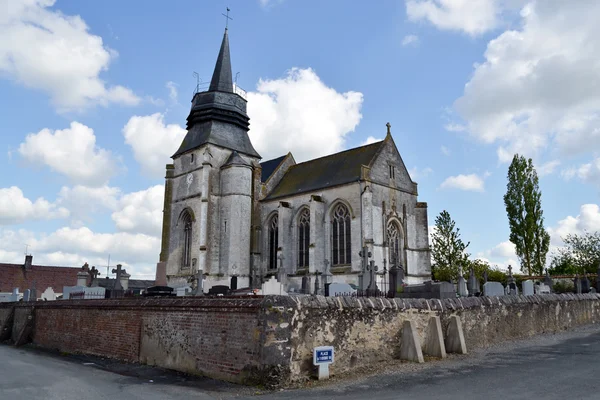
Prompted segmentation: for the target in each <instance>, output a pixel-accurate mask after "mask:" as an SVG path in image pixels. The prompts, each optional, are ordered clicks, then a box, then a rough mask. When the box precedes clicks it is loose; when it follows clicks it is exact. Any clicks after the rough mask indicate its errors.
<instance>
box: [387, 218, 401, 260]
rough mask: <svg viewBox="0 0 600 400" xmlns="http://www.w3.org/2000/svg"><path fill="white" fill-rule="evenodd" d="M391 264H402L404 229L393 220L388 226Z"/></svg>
mask: <svg viewBox="0 0 600 400" xmlns="http://www.w3.org/2000/svg"><path fill="white" fill-rule="evenodd" d="M387 241H388V246H389V252H390V265H396V266H398V267H399V266H402V267H404V266H403V265H402V243H403V239H402V230H401V228H400V226H399V225H398V223H397V222H395V221H391V222H390V223H389V224H388V228H387Z"/></svg>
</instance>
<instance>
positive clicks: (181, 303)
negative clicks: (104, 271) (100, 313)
mask: <svg viewBox="0 0 600 400" xmlns="http://www.w3.org/2000/svg"><path fill="white" fill-rule="evenodd" d="M264 301H265V299H264V297H263V296H252V297H250V296H249V297H235V298H218V297H217V298H209V297H183V298H144V297H141V298H126V299H100V300H94V299H89V300H55V301H36V302H14V303H0V309H2V308H10V307H18V308H20V307H33V306H35V308H37V309H56V308H59V309H60V308H62V309H85V308H90V309H119V310H148V311H168V310H173V309H177V310H178V311H183V310H194V309H195V310H203V311H209V312H220V311H222V312H226V311H227V310H233V309H235V310H236V311H240V310H247V311H248V312H257V311H258V310H260V309H261V308H262V304H263V303H264Z"/></svg>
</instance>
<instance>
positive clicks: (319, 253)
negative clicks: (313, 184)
mask: <svg viewBox="0 0 600 400" xmlns="http://www.w3.org/2000/svg"><path fill="white" fill-rule="evenodd" d="M324 218H325V203H324V202H323V199H322V198H321V196H314V195H313V196H311V197H310V246H309V248H308V271H309V272H313V273H314V272H315V271H318V270H320V269H321V268H322V266H324V263H325V260H326V259H327V258H328V257H329V256H327V255H326V254H325V248H326V247H327V246H325V243H326V241H328V240H329V238H327V237H325V226H324Z"/></svg>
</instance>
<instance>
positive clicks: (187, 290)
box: [176, 286, 192, 297]
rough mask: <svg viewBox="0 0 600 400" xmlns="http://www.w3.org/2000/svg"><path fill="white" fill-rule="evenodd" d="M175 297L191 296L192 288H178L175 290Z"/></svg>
mask: <svg viewBox="0 0 600 400" xmlns="http://www.w3.org/2000/svg"><path fill="white" fill-rule="evenodd" d="M176 293H177V297H183V296H188V295H191V294H192V288H191V287H189V286H184V287H178V288H177V289H176Z"/></svg>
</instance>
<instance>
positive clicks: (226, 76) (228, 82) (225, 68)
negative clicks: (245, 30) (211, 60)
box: [208, 29, 233, 93]
mask: <svg viewBox="0 0 600 400" xmlns="http://www.w3.org/2000/svg"><path fill="white" fill-rule="evenodd" d="M208 90H209V91H220V92H231V93H233V80H232V79H231V57H230V56H229V36H228V35H227V29H225V34H224V35H223V41H222V42H221V49H220V50H219V56H218V57H217V63H216V64H215V70H214V72H213V76H212V79H211V81H210V87H209V89H208Z"/></svg>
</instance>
